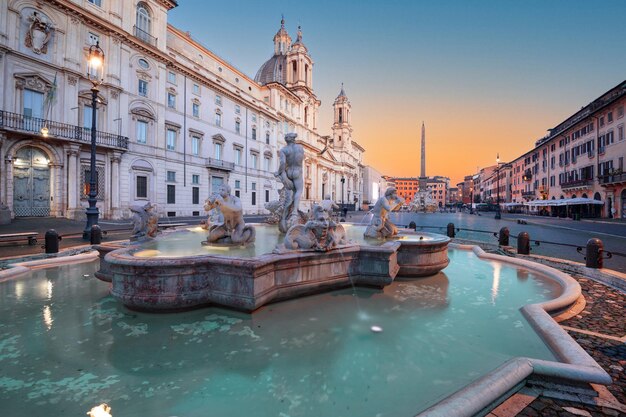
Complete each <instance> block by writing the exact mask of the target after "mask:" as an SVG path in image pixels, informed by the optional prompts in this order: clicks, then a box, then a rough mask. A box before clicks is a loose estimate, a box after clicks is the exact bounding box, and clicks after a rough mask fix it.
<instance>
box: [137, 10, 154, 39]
mask: <svg viewBox="0 0 626 417" xmlns="http://www.w3.org/2000/svg"><path fill="white" fill-rule="evenodd" d="M151 23H152V18H151V17H150V12H149V11H148V8H147V7H146V5H145V4H143V3H139V4H137V29H139V30H140V31H142V32H144V33H145V34H146V35H150V33H151V30H150V29H151ZM139 33H141V32H139Z"/></svg>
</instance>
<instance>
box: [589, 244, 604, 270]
mask: <svg viewBox="0 0 626 417" xmlns="http://www.w3.org/2000/svg"><path fill="white" fill-rule="evenodd" d="M603 251H604V244H603V243H602V241H601V240H600V239H598V238H597V237H594V238H591V239H589V240H588V241H587V253H586V255H585V260H586V261H587V262H586V266H587V268H598V269H599V268H602V252H603Z"/></svg>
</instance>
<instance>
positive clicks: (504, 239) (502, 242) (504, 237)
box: [498, 227, 509, 246]
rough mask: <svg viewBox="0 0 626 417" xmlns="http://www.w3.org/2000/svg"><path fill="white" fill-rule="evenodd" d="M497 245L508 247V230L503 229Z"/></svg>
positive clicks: (506, 228)
mask: <svg viewBox="0 0 626 417" xmlns="http://www.w3.org/2000/svg"><path fill="white" fill-rule="evenodd" d="M498 245H500V246H509V228H508V227H503V228H502V229H500V234H499V235H498Z"/></svg>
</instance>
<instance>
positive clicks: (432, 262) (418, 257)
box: [398, 230, 451, 278]
mask: <svg viewBox="0 0 626 417" xmlns="http://www.w3.org/2000/svg"><path fill="white" fill-rule="evenodd" d="M400 235H401V236H402V235H404V236H426V237H428V239H425V240H400V241H399V242H400V248H399V249H398V265H400V271H399V272H398V277H403V278H420V277H427V276H431V275H434V274H436V273H437V272H439V271H441V270H443V269H444V268H446V267H447V266H448V265H449V264H450V259H449V258H448V245H449V243H450V241H451V239H450V238H449V237H448V236H443V235H439V234H435V233H429V232H416V231H412V230H407V231H403V232H401V233H400Z"/></svg>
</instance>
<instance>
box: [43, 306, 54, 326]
mask: <svg viewBox="0 0 626 417" xmlns="http://www.w3.org/2000/svg"><path fill="white" fill-rule="evenodd" d="M53 321H54V320H53V319H52V310H50V306H44V308H43V322H44V324H45V325H46V328H47V329H48V330H50V329H52V322H53Z"/></svg>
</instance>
